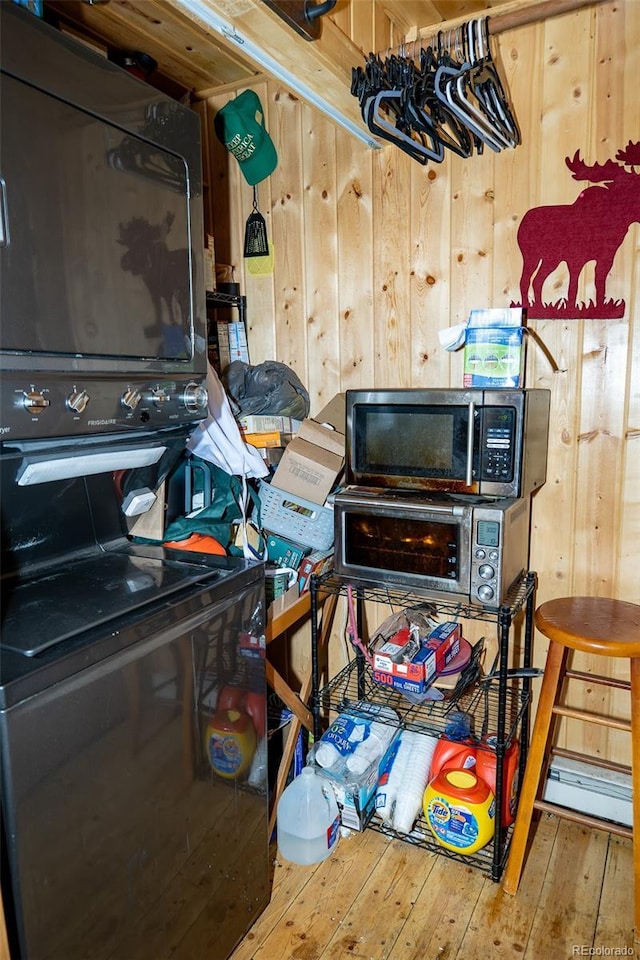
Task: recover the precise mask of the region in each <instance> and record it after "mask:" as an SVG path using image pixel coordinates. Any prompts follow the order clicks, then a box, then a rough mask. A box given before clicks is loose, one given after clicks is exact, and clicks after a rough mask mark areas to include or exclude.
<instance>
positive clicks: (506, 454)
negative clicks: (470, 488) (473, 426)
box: [480, 407, 515, 483]
mask: <svg viewBox="0 0 640 960" xmlns="http://www.w3.org/2000/svg"><path fill="white" fill-rule="evenodd" d="M482 416H483V423H482V459H481V465H480V472H481V479H482V480H497V481H499V482H501V483H508V482H510V481H511V480H513V475H514V450H515V410H514V409H513V408H512V407H485V408H484V410H483V412H482Z"/></svg>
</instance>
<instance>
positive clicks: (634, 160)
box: [512, 141, 640, 320]
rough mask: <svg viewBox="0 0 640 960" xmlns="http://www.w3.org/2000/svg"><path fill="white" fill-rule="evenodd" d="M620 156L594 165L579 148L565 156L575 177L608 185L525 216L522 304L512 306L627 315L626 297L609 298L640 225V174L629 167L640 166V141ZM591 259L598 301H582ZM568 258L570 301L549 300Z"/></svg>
mask: <svg viewBox="0 0 640 960" xmlns="http://www.w3.org/2000/svg"><path fill="white" fill-rule="evenodd" d="M616 160H619V161H620V162H619V163H616V162H615V161H614V160H607V162H606V163H603V164H599V163H594V164H593V165H591V166H589V165H588V164H586V163H585V162H584V161H583V160H581V159H580V151H579V150H576V152H575V154H574V156H573V159H571V158H570V157H566V158H565V163H566V165H567V167H568V168H569V170H571V172H572V175H573V179H574V180H586V181H589V182H590V183H592V184H602V186H590V187H586V189H584V190H583V191H582V192H581V193H580V195H579V196H578V198H577V199H576V200H575V201H574V202H573V203H572V204H559V205H557V206H544V207H533V208H532V209H531V210H528V211H527V213H525V215H524V217H523V218H522V222H521V224H520V227H519V229H518V246H519V247H520V252H521V254H522V260H523V265H522V277H521V279H520V297H521V303H520V304H512V306H523V307H526V308H527V312H528V315H529V317H531V318H539V319H554V318H558V319H560V318H563V319H564V318H567V317H589V318H594V319H601V320H602V319H605V320H611V319H619V318H620V317H622V316H624V311H625V301H624V300H617V301H614V300H611V299H609V300H607V298H606V295H605V294H606V283H607V277H608V276H609V274H610V272H611V268H612V266H613V261H614V258H615V255H616V253H617V251H618V248H619V247H620V245H621V244H622V242H623V240H624V238H625V236H626V235H627V231H628V230H629V227H630V226H631V224H632V223H640V173H636V172H635V171H634V170H632V169H626V168H627V167H635V166H638V165H640V142H638V143H631V141H629V143H628V144H627V146H626V147H625V149H624V150H619V151H618V153H617V154H616ZM591 260H593V261H595V275H594V281H595V295H596V296H595V301H593V300H590V301H589V303H588V304H584V303H581V304H578V303H577V294H578V281H579V279H580V274H581V273H582V270H583V268H584V267H585V266H586V264H587V263H589V262H590V261H591ZM563 261H564V262H565V263H566V264H567V267H568V269H569V285H568V290H567V296H566V299H561V300H558V301H557V302H556V303H543V301H542V287H543V285H544V282H545V280H547V278H548V277H550V276H551V274H552V273H553V272H554V270H555V269H556V268H557V267H558V266H559V265H560V264H561V263H562V262H563ZM530 288H531V291H532V293H533V299H531V298H530V294H529V289H530Z"/></svg>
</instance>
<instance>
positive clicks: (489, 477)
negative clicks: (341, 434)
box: [345, 388, 551, 497]
mask: <svg viewBox="0 0 640 960" xmlns="http://www.w3.org/2000/svg"><path fill="white" fill-rule="evenodd" d="M550 398H551V393H550V391H549V390H537V389H536V390H471V389H468V390H457V389H441V390H431V389H422V388H413V389H412V388H407V389H389V390H348V391H347V394H346V466H345V483H346V484H347V485H354V486H362V487H375V488H384V489H400V490H414V491H423V492H434V491H436V492H447V493H461V494H470V495H480V496H493V497H526V496H528V495H529V494H530V493H532V492H533V491H534V490H536V489H537V488H538V487H540V486H542V484H543V483H544V482H545V480H546V475H547V445H548V438H549V406H550Z"/></svg>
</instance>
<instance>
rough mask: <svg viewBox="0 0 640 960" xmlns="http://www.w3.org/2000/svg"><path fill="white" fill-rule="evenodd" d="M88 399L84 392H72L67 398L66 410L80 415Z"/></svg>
mask: <svg viewBox="0 0 640 960" xmlns="http://www.w3.org/2000/svg"><path fill="white" fill-rule="evenodd" d="M90 399H91V398H90V397H89V394H88V393H87V391H86V390H74V391H73V393H70V394H69V396H68V397H67V408H68V409H69V410H72V411H73V412H74V413H82V412H83V411H84V410H85V409H86V406H87V404H88V403H89V400H90Z"/></svg>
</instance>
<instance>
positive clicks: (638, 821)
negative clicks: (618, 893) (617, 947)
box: [631, 658, 640, 943]
mask: <svg viewBox="0 0 640 960" xmlns="http://www.w3.org/2000/svg"><path fill="white" fill-rule="evenodd" d="M631 792H632V804H633V914H634V923H635V927H634V936H635V942H636V943H640V660H639V659H637V658H634V659H632V660H631Z"/></svg>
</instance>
